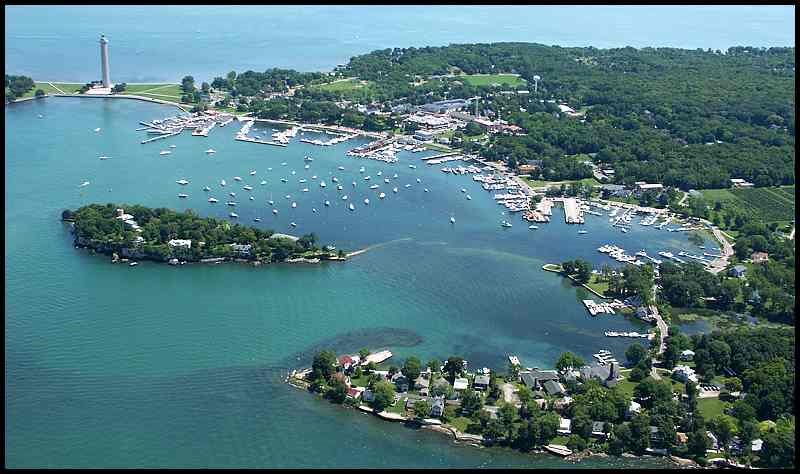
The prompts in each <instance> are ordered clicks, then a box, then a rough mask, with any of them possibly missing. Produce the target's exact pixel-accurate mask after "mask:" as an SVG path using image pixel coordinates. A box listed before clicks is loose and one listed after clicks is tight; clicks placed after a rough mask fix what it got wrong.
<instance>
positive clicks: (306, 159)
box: [303, 155, 314, 161]
mask: <svg viewBox="0 0 800 474" xmlns="http://www.w3.org/2000/svg"><path fill="white" fill-rule="evenodd" d="M303 160H305V161H314V158H311V157H310V156H308V155H306V156H305V157H303Z"/></svg>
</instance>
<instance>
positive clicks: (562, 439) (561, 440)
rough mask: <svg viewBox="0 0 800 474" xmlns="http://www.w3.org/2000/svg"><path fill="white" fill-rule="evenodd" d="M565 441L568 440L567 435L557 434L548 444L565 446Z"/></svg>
mask: <svg viewBox="0 0 800 474" xmlns="http://www.w3.org/2000/svg"><path fill="white" fill-rule="evenodd" d="M567 441H569V436H562V435H558V436H556V437H555V438H553V439H551V440H550V444H561V445H564V446H566V445H567Z"/></svg>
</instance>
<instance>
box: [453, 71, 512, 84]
mask: <svg viewBox="0 0 800 474" xmlns="http://www.w3.org/2000/svg"><path fill="white" fill-rule="evenodd" d="M456 79H458V80H459V81H463V82H466V83H467V84H469V85H472V86H489V85H492V84H494V83H497V84H505V85H509V86H521V85H525V84H527V81H525V79H522V78H521V77H519V76H517V75H516V74H470V75H461V76H458V77H456Z"/></svg>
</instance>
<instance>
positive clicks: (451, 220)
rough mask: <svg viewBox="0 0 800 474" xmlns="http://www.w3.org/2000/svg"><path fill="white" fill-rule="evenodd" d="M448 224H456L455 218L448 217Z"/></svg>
mask: <svg viewBox="0 0 800 474" xmlns="http://www.w3.org/2000/svg"><path fill="white" fill-rule="evenodd" d="M450 223H451V224H455V223H456V218H455V217H452V216H450Z"/></svg>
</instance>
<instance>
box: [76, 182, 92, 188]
mask: <svg viewBox="0 0 800 474" xmlns="http://www.w3.org/2000/svg"><path fill="white" fill-rule="evenodd" d="M86 186H89V182H88V181H84V182H82V183H81V184H80V186H78V187H79V188H83V187H86Z"/></svg>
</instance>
